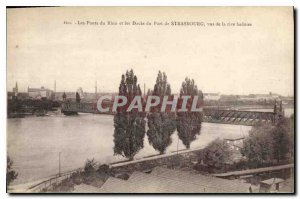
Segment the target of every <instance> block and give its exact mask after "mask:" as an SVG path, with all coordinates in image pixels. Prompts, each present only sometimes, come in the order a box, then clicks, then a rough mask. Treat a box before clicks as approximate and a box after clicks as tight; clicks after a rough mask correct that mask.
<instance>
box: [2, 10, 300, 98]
mask: <svg viewBox="0 0 300 199" xmlns="http://www.w3.org/2000/svg"><path fill="white" fill-rule="evenodd" d="M78 21H80V22H85V23H86V22H87V21H90V22H98V23H100V21H103V22H105V23H106V24H107V21H115V22H117V23H119V22H124V21H128V22H130V23H132V22H133V21H136V22H141V21H143V22H147V21H149V22H151V23H152V25H150V26H146V25H127V26H125V25H114V26H112V25H79V24H78ZM154 21H155V22H163V23H164V22H169V23H171V22H172V21H180V22H185V21H188V22H190V21H191V22H194V21H197V22H203V23H204V24H206V25H205V27H203V26H171V25H169V26H158V25H154ZM64 22H71V23H72V24H65V23H64ZM217 22H218V23H221V22H223V23H224V24H226V26H216V24H217ZM237 22H239V23H242V22H244V23H251V24H252V26H227V25H228V23H237ZM207 23H214V24H215V25H214V26H212V27H209V26H207ZM293 28H294V27H293V9H292V7H277V8H276V7H264V8H262V7H256V8H254V7H236V8H233V7H227V8H220V7H219V8H218V7H207V8H199V7H181V8H174V7H173V8H171V7H165V8H162V7H160V8H154V7H148V8H137V7H136V8H130V7H128V8H124V7H123V8H118V7H115V8H112V7H107V8H99V7H93V8H91V7H77V8H66V7H60V8H27V9H8V11H7V90H8V91H11V90H12V88H13V87H14V86H15V84H16V82H18V87H19V91H21V92H22V91H27V87H30V88H36V87H41V86H44V87H47V88H50V89H54V81H55V80H56V90H57V91H74V92H75V91H76V90H77V89H78V88H79V87H82V89H83V91H85V92H94V90H95V88H94V87H95V81H97V85H98V91H100V92H117V91H118V87H119V84H120V80H121V75H122V74H123V73H125V72H126V70H130V69H133V70H134V72H135V74H136V75H137V78H138V83H139V84H140V85H141V87H143V85H144V84H146V89H148V88H150V89H153V86H154V84H155V80H156V77H157V73H158V71H159V70H160V71H163V72H165V73H166V75H167V77H168V81H169V83H170V85H171V89H172V92H173V93H178V92H179V90H180V86H181V84H182V82H183V81H184V79H185V78H186V77H189V78H193V79H194V80H195V82H196V84H197V86H198V88H199V89H201V90H202V91H203V92H204V93H210V92H214V93H216V92H220V93H222V94H251V93H269V92H273V93H278V94H281V95H290V96H291V95H293V94H294V79H293V77H294V53H293V51H294V48H293V46H294V29H293Z"/></svg>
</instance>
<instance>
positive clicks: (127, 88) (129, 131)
mask: <svg viewBox="0 0 300 199" xmlns="http://www.w3.org/2000/svg"><path fill="white" fill-rule="evenodd" d="M119 96H126V97H127V99H128V102H127V104H126V105H125V106H122V107H118V108H117V113H116V115H115V116H114V127H115V131H114V143H115V146H114V154H115V155H116V154H119V155H122V156H124V157H126V158H129V159H130V160H132V159H133V157H134V156H135V155H136V154H137V153H138V151H139V150H140V149H142V148H143V146H144V145H143V142H144V136H145V119H144V117H145V114H144V113H143V112H138V110H136V109H132V110H131V111H129V112H127V108H128V106H129V104H130V103H131V102H132V100H133V98H134V97H135V96H142V91H141V89H140V85H139V84H137V77H136V76H135V75H134V72H133V70H130V71H127V72H126V74H125V75H122V79H121V83H120V86H119Z"/></svg>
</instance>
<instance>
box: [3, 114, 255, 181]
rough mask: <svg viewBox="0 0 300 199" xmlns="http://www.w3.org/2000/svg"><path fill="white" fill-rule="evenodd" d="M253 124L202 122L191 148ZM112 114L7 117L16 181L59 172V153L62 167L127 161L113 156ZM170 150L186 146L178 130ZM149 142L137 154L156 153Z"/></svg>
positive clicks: (238, 132) (242, 131)
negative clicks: (90, 162) (87, 160)
mask: <svg viewBox="0 0 300 199" xmlns="http://www.w3.org/2000/svg"><path fill="white" fill-rule="evenodd" d="M250 129H251V127H249V126H239V125H229V124H213V123H203V124H202V129H201V134H200V135H199V136H198V138H197V140H195V141H194V142H192V144H191V148H198V147H205V146H206V145H207V144H208V143H209V142H211V141H213V140H214V139H216V138H218V137H220V138H229V137H230V138H232V137H241V136H246V135H247V134H248V132H249V130H250ZM113 132H114V127H113V116H110V115H93V114H80V115H79V116H64V115H52V116H48V117H28V118H14V119H8V120H7V149H8V154H9V156H10V157H11V158H12V159H13V161H14V165H13V167H14V169H15V170H16V171H17V172H18V178H17V180H16V181H14V182H13V184H20V183H25V182H30V181H34V180H37V179H40V178H43V177H47V176H50V175H53V174H56V173H58V168H59V166H58V165H59V152H61V170H62V171H68V170H71V169H76V168H79V167H83V166H84V163H85V161H86V159H88V158H89V159H91V158H95V160H97V161H98V162H100V163H111V162H116V161H120V160H125V158H123V157H122V156H114V155H113V146H114V143H113ZM172 140H173V143H172V144H171V145H170V146H169V147H168V149H167V152H171V151H176V150H177V146H178V149H179V150H180V149H184V148H185V147H184V146H183V144H182V143H181V141H180V140H178V137H177V132H176V131H175V132H174V134H173V135H172ZM157 153H158V152H156V151H155V150H154V149H153V148H152V146H151V145H149V143H148V138H147V135H146V136H145V139H144V148H143V149H142V150H141V151H140V152H139V153H138V154H137V155H136V156H135V157H136V158H141V157H144V156H148V155H154V154H157Z"/></svg>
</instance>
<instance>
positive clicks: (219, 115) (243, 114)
mask: <svg viewBox="0 0 300 199" xmlns="http://www.w3.org/2000/svg"><path fill="white" fill-rule="evenodd" d="M270 110H272V109H270ZM61 112H62V113H63V114H65V115H76V114H78V113H92V114H108V115H114V114H115V113H113V112H105V113H102V112H99V111H98V109H97V104H95V103H77V102H63V103H62V105H61ZM282 115H283V108H282V104H281V103H280V104H279V105H278V104H277V103H275V105H274V109H273V110H272V112H271V111H249V110H230V109H225V108H223V109H218V108H209V107H204V108H203V122H208V123H220V124H236V125H246V126H253V125H256V124H258V123H276V121H277V120H278V118H279V117H280V116H282Z"/></svg>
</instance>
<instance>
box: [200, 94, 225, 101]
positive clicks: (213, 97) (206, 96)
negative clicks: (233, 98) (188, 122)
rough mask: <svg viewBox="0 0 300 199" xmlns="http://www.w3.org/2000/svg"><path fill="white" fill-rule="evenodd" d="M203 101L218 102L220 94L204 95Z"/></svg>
mask: <svg viewBox="0 0 300 199" xmlns="http://www.w3.org/2000/svg"><path fill="white" fill-rule="evenodd" d="M203 95H204V100H206V101H209V100H216V101H217V100H219V99H220V98H221V95H220V93H204V94H203Z"/></svg>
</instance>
